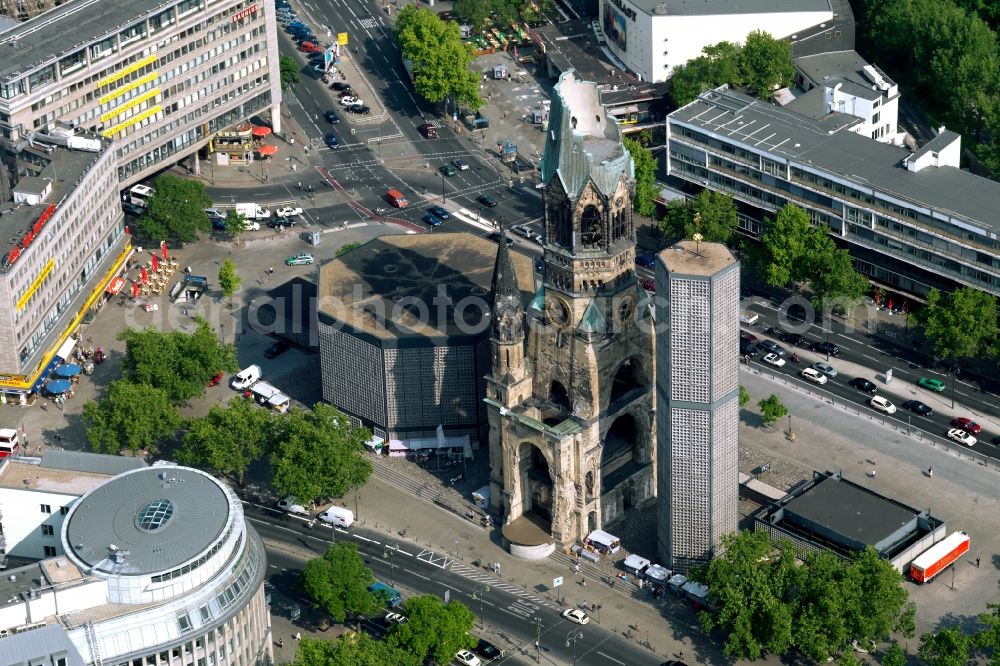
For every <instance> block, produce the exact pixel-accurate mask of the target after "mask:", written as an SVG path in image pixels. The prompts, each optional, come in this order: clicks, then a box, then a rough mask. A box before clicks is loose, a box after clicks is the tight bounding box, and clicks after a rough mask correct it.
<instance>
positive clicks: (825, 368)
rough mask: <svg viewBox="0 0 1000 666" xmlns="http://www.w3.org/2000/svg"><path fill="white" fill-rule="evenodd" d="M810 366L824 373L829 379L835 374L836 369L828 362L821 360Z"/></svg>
mask: <svg viewBox="0 0 1000 666" xmlns="http://www.w3.org/2000/svg"><path fill="white" fill-rule="evenodd" d="M812 368H813V370H818V371H820V372H822V373H823V374H824V375H826V376H827V377H829V378H830V379H833V378H834V377H836V376H837V371H836V370H835V369H834V367H833V366H832V365H830V364H829V363H823V362H820V363H813V364H812Z"/></svg>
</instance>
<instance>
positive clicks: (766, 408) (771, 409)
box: [757, 393, 788, 426]
mask: <svg viewBox="0 0 1000 666" xmlns="http://www.w3.org/2000/svg"><path fill="white" fill-rule="evenodd" d="M757 406H758V407H760V416H761V418H762V419H764V425H766V426H772V425H774V423H775V421H777V420H778V419H780V418H781V417H782V416H788V408H787V407H785V405H783V404H782V402H781V398H779V397H778V396H777V395H776V394H774V393H772V394H771V395H769V396H767V397H766V398H764V399H763V400H761V401H759V402H758V403H757Z"/></svg>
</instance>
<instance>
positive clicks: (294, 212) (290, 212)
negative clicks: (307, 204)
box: [274, 206, 302, 217]
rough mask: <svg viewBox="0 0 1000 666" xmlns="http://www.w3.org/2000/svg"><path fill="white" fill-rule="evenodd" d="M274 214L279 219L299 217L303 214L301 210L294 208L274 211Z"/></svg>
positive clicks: (286, 207)
mask: <svg viewBox="0 0 1000 666" xmlns="http://www.w3.org/2000/svg"><path fill="white" fill-rule="evenodd" d="M274 214H275V215H277V216H278V217H298V216H299V215H301V214H302V209H301V208H293V207H291V206H285V207H284V208H279V209H278V210H276V211H274Z"/></svg>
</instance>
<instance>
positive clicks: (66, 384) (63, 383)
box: [45, 379, 73, 395]
mask: <svg viewBox="0 0 1000 666" xmlns="http://www.w3.org/2000/svg"><path fill="white" fill-rule="evenodd" d="M72 386H73V385H72V384H71V383H70V381H69V380H68V379H53V380H51V381H49V382H46V384H45V390H46V391H48V392H49V393H51V394H52V395H62V394H63V393H65V392H66V391H68V390H70V388H72Z"/></svg>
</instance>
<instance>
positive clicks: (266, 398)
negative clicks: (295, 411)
mask: <svg viewBox="0 0 1000 666" xmlns="http://www.w3.org/2000/svg"><path fill="white" fill-rule="evenodd" d="M250 395H252V396H253V398H254V400H256V401H257V402H258V403H260V404H262V405H265V406H267V407H270V408H271V409H273V410H275V411H277V412H282V413H283V412H287V411H288V408H289V406H290V405H291V399H289V397H288V396H287V395H285V394H284V393H282V392H281V391H279V390H278V389H277V388H275V387H274V386H271V385H270V384H268V383H267V382H257V383H256V384H254V385H253V386H251V387H250Z"/></svg>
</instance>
